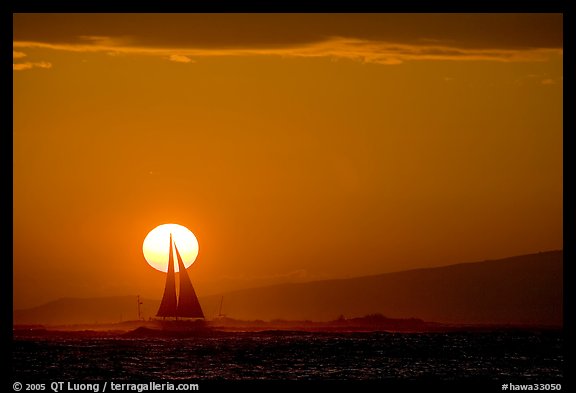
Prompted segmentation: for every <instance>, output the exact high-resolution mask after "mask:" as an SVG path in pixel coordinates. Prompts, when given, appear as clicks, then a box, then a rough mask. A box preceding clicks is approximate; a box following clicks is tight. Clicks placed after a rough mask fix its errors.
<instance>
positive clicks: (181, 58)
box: [168, 55, 195, 63]
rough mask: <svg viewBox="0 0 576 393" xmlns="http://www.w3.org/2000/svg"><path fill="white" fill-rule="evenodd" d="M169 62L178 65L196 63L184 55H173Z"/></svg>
mask: <svg viewBox="0 0 576 393" xmlns="http://www.w3.org/2000/svg"><path fill="white" fill-rule="evenodd" d="M168 60H170V61H174V62H176V63H195V61H194V60H192V59H191V58H189V57H188V56H183V55H171V56H170V57H169V58H168Z"/></svg>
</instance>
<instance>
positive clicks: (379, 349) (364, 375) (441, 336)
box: [12, 331, 564, 383]
mask: <svg viewBox="0 0 576 393" xmlns="http://www.w3.org/2000/svg"><path fill="white" fill-rule="evenodd" d="M562 348H563V340H562V335H561V333H560V332H550V331H548V332H524V331H513V332H512V331H502V332H491V333H485V332H477V333H462V332H453V333H411V334H408V333H384V332H354V333H318V332H312V333H310V332H287V331H269V332H235V333H225V334H221V335H218V336H208V337H192V338H178V339H175V338H149V337H148V338H126V337H122V336H111V337H107V336H104V337H82V336H78V335H70V337H67V336H66V335H60V336H57V337H51V336H42V335H39V336H34V335H31V336H27V337H20V338H16V339H14V341H13V348H12V350H13V362H12V371H13V377H14V379H15V380H20V381H28V380H30V381H32V380H34V381H38V380H46V381H51V380H74V381H82V380H91V381H92V380H114V381H135V380H138V381H141V380H147V381H155V380H158V381H159V380H169V381H179V380H196V381H219V380H221V381H237V380H284V381H287V380H319V381H322V380H342V381H344V380H347V381H351V380H371V381H385V380H419V379H422V380H423V379H434V380H444V381H454V380H456V381H458V380H463V379H470V378H476V379H484V380H489V381H494V382H502V383H505V382H510V381H524V383H531V382H534V383H540V382H542V383H543V382H545V381H548V382H551V383H561V382H562V380H563V361H564V359H563V350H562Z"/></svg>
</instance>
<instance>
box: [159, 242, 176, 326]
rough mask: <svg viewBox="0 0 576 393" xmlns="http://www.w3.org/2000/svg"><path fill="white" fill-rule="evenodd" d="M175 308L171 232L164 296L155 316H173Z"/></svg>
mask: <svg viewBox="0 0 576 393" xmlns="http://www.w3.org/2000/svg"><path fill="white" fill-rule="evenodd" d="M176 308H177V300H176V277H175V275H174V257H173V256H172V234H170V249H169V253H168V272H167V273H166V286H165V287H164V296H162V302H161V303H160V307H159V308H158V312H157V313H156V316H157V317H163V318H165V317H175V316H176Z"/></svg>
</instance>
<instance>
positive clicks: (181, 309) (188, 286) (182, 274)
mask: <svg viewBox="0 0 576 393" xmlns="http://www.w3.org/2000/svg"><path fill="white" fill-rule="evenodd" d="M174 250H175V251H176V258H177V259H178V271H179V272H178V275H179V278H180V296H179V298H178V306H177V308H176V315H177V316H179V317H187V318H204V313H203V312H202V307H201V306H200V302H199V301H198V297H197V296H196V292H195V291H194V287H193V286H192V282H191V281H190V277H188V273H186V268H185V267H184V263H183V262H182V258H181V257H180V253H179V252H178V247H177V246H176V243H174Z"/></svg>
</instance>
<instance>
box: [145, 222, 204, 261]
mask: <svg viewBox="0 0 576 393" xmlns="http://www.w3.org/2000/svg"><path fill="white" fill-rule="evenodd" d="M170 234H172V240H173V241H174V243H176V247H178V252H179V253H180V256H181V257H182V261H183V262H184V266H185V267H186V268H188V267H189V266H190V265H192V264H193V263H194V261H195V260H196V257H197V256H198V240H196V236H194V234H193V233H192V231H190V230H189V229H188V228H186V227H185V226H182V225H178V224H162V225H158V226H157V227H156V228H154V229H152V230H151V231H150V232H149V233H148V235H146V238H145V239H144V243H143V244H142V251H143V252H144V258H145V259H146V262H148V264H149V265H150V266H152V267H153V268H154V269H156V270H160V271H161V272H167V271H168V250H169V249H170ZM174 258H176V256H174ZM174 265H175V266H174V270H175V271H176V272H178V271H179V269H178V264H177V263H175V264H174Z"/></svg>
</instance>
